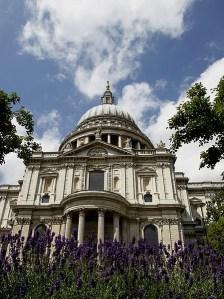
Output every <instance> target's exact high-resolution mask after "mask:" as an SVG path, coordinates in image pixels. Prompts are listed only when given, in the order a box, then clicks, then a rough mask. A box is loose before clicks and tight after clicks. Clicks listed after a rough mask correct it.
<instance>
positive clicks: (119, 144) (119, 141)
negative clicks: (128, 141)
mask: <svg viewBox="0 0 224 299" xmlns="http://www.w3.org/2000/svg"><path fill="white" fill-rule="evenodd" d="M118 146H119V147H122V144H121V135H118Z"/></svg>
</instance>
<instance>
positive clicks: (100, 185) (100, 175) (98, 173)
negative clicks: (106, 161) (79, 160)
mask: <svg viewBox="0 0 224 299" xmlns="http://www.w3.org/2000/svg"><path fill="white" fill-rule="evenodd" d="M89 190H93V191H103V190H104V171H102V170H94V171H90V173H89Z"/></svg>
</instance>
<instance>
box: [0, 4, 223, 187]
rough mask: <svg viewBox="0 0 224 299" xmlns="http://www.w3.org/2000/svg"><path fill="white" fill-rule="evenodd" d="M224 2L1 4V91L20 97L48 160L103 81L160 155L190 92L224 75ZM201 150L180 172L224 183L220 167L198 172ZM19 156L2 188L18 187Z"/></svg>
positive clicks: (188, 152) (189, 152) (193, 147)
mask: <svg viewBox="0 0 224 299" xmlns="http://www.w3.org/2000/svg"><path fill="white" fill-rule="evenodd" d="M223 11H224V1H223V0H216V1H214V0H213V1H212V0H203V1H202V0H125V1H122V0H120V1H118V0H58V1H55V0H27V1H25V0H20V1H15V0H7V1H5V0H0V45H1V46H0V68H1V71H0V89H3V90H4V91H6V92H12V91H16V92H17V93H18V94H19V95H20V96H21V98H22V104H23V105H24V106H26V107H27V108H28V109H30V110H31V111H32V113H33V115H34V118H35V137H36V139H38V140H39V141H40V142H41V143H42V147H43V149H44V150H45V151H54V150H57V149H58V145H59V144H60V142H61V140H62V139H63V136H65V135H66V134H68V133H69V132H70V131H71V130H72V129H73V128H74V126H75V125H76V123H77V122H78V120H79V118H80V117H81V116H82V114H83V113H84V112H85V111H86V110H87V109H89V108H90V107H92V106H94V105H97V104H99V98H100V96H101V95H102V93H103V91H104V89H105V84H106V80H109V81H110V83H111V86H112V89H113V92H114V95H115V97H116V101H117V102H118V104H119V105H121V106H122V107H123V108H124V109H126V110H128V111H129V112H130V113H131V114H132V116H133V117H134V118H135V120H136V122H137V123H138V124H139V126H140V127H141V128H142V129H143V130H144V132H145V133H146V134H147V135H148V136H149V138H150V139H151V140H152V142H153V143H154V144H155V145H156V144H157V143H159V141H160V140H161V139H162V140H163V141H165V142H166V145H167V146H169V137H170V131H169V130H167V129H166V127H167V120H168V119H169V118H170V117H171V116H172V115H173V114H174V113H175V109H176V106H177V105H178V103H180V102H181V101H183V100H184V99H185V91H186V90H187V89H188V88H189V87H190V86H191V85H192V84H193V83H194V82H196V81H201V82H202V83H203V84H204V85H205V86H206V87H207V89H208V91H210V89H211V88H214V87H215V86H216V85H217V83H218V81H219V79H220V77H221V76H222V75H223V74H224V34H223V31H224V18H223ZM201 150H202V148H200V149H199V148H198V145H197V144H189V145H186V146H183V147H182V148H181V149H180V150H179V151H178V152H177V157H178V158H177V162H176V171H183V172H184V173H185V175H187V176H188V177H189V178H190V180H191V181H193V180H194V181H201V180H204V181H211V180H213V181H214V180H216V181H217V180H220V179H221V176H220V174H221V172H222V171H223V169H224V163H222V164H221V163H219V164H218V165H217V167H216V168H215V169H214V170H213V171H212V170H210V169H202V170H199V163H200V159H199V155H200V151H201ZM23 171H24V167H23V164H22V162H21V161H20V160H18V159H16V158H15V156H14V154H10V155H8V156H7V158H6V164H5V165H3V166H1V167H0V183H2V184H4V183H14V184H15V183H17V180H18V179H19V178H22V176H23Z"/></svg>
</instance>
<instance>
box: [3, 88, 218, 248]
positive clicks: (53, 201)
mask: <svg viewBox="0 0 224 299" xmlns="http://www.w3.org/2000/svg"><path fill="white" fill-rule="evenodd" d="M175 160H176V158H175V156H174V155H173V154H171V153H170V151H169V149H167V148H165V144H164V143H163V142H160V144H158V145H157V146H156V147H154V146H153V144H152V142H151V141H150V140H149V138H148V137H147V136H146V135H145V134H144V133H142V132H141V130H140V129H139V128H138V126H137V125H136V123H135V121H134V120H133V118H132V117H131V116H130V115H129V114H128V113H127V112H125V111H123V110H122V109H121V108H119V107H118V106H117V105H115V103H114V97H113V94H112V92H111V90H110V86H109V83H108V84H107V87H106V91H105V92H104V94H103V96H102V98H101V104H100V105H99V106H96V107H93V108H91V109H90V110H88V111H87V112H86V113H85V114H84V115H83V116H82V117H81V119H80V121H79V122H78V125H77V127H76V128H75V129H74V130H73V131H72V132H71V133H70V134H69V135H68V136H67V137H66V138H65V139H64V141H62V143H61V145H60V147H59V151H58V152H53V153H52V152H51V153H48V152H34V153H33V155H32V158H31V160H30V162H29V165H27V167H26V171H25V174H24V178H23V181H20V182H19V185H1V186H0V211H1V214H0V215H1V218H0V221H1V226H0V227H1V230H0V233H5V232H10V231H12V232H13V233H16V232H17V231H18V230H21V231H22V234H23V235H24V236H26V235H27V234H28V231H29V230H30V229H31V230H32V231H33V232H34V231H35V230H38V231H39V232H40V233H44V232H45V230H46V228H49V229H50V230H52V231H54V232H55V233H56V234H61V235H64V236H65V237H70V236H71V235H72V234H76V235H77V238H78V242H79V244H81V243H83V242H85V240H87V238H88V236H89V237H92V238H94V239H95V240H97V241H98V242H99V241H100V240H101V241H102V242H104V240H106V239H116V240H124V241H125V242H128V241H131V240H132V238H133V237H135V238H137V239H139V238H145V239H146V240H147V241H148V242H149V243H151V244H153V245H155V244H158V242H160V241H162V242H164V243H165V244H171V246H173V244H174V242H175V241H177V240H182V241H183V242H187V241H189V240H192V239H194V238H196V237H197V236H201V235H203V221H202V220H203V219H202V218H203V215H204V214H205V212H206V211H205V207H204V204H205V202H206V201H207V200H208V198H209V196H211V194H213V193H214V191H215V190H219V189H220V188H221V186H222V183H219V182H210V183H207V182H201V183H189V182H188V178H186V177H185V176H184V174H183V173H176V172H175V169H174V164H175Z"/></svg>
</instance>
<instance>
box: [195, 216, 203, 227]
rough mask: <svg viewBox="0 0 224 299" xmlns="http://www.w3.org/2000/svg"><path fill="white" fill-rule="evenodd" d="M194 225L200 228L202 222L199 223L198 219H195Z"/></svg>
mask: <svg viewBox="0 0 224 299" xmlns="http://www.w3.org/2000/svg"><path fill="white" fill-rule="evenodd" d="M195 223H196V226H201V225H202V221H201V219H200V218H196V219H195Z"/></svg>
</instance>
